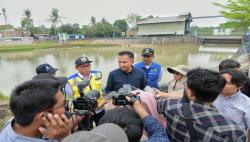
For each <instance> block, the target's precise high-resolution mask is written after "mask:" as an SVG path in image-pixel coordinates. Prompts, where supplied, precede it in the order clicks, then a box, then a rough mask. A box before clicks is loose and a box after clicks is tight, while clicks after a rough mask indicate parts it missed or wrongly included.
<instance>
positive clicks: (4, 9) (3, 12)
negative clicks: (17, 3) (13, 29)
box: [2, 8, 8, 25]
mask: <svg viewBox="0 0 250 142" xmlns="http://www.w3.org/2000/svg"><path fill="white" fill-rule="evenodd" d="M2 14H3V17H4V21H5V24H6V25H7V24H8V23H7V15H6V8H2Z"/></svg>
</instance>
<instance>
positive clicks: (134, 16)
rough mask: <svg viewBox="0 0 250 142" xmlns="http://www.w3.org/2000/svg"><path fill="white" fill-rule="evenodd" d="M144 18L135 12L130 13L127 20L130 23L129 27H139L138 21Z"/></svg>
mask: <svg viewBox="0 0 250 142" xmlns="http://www.w3.org/2000/svg"><path fill="white" fill-rule="evenodd" d="M141 18H142V16H140V15H138V14H135V13H130V14H129V15H128V16H127V18H126V21H127V22H128V24H129V27H130V28H132V29H137V26H136V23H137V22H138V21H139V20H140V19H141Z"/></svg>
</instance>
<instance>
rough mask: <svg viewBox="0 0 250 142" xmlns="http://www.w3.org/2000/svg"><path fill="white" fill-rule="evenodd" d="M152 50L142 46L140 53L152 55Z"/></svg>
mask: <svg viewBox="0 0 250 142" xmlns="http://www.w3.org/2000/svg"><path fill="white" fill-rule="evenodd" d="M154 53H155V52H154V50H153V49H152V48H144V49H143V50H142V52H141V55H142V56H145V55H154Z"/></svg>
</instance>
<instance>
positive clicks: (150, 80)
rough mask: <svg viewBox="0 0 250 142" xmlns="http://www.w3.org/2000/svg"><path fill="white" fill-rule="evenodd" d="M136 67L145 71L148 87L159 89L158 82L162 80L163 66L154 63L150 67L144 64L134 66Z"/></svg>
mask: <svg viewBox="0 0 250 142" xmlns="http://www.w3.org/2000/svg"><path fill="white" fill-rule="evenodd" d="M134 67H135V68H138V69H141V70H143V72H144V77H145V78H146V80H147V85H149V86H151V87H154V88H159V86H158V82H159V81H160V80H161V77H162V69H161V65H159V64H157V63H155V62H152V63H151V64H150V65H148V66H147V65H145V63H144V62H139V63H136V64H134Z"/></svg>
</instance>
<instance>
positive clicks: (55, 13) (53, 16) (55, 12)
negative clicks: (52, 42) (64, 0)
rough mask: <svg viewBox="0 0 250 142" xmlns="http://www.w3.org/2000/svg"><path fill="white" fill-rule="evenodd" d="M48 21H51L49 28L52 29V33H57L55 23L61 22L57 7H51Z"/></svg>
mask: <svg viewBox="0 0 250 142" xmlns="http://www.w3.org/2000/svg"><path fill="white" fill-rule="evenodd" d="M49 17H50V18H49V21H50V22H51V30H54V32H51V33H53V34H54V35H57V29H56V28H57V25H58V24H59V23H60V22H62V21H61V18H62V17H61V16H60V15H59V10H58V9H57V8H52V10H51V12H50V16H49Z"/></svg>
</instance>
